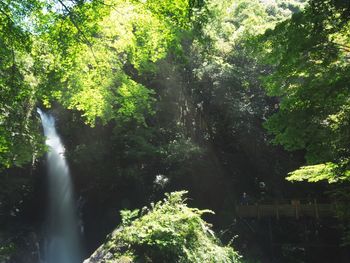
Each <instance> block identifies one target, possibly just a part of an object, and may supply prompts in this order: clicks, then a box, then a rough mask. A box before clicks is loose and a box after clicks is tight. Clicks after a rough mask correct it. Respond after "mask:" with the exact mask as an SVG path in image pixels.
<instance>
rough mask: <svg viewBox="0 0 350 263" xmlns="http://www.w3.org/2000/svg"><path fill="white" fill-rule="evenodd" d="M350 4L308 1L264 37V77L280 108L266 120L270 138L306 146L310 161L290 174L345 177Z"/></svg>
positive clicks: (332, 178) (296, 146)
mask: <svg viewBox="0 0 350 263" xmlns="http://www.w3.org/2000/svg"><path fill="white" fill-rule="evenodd" d="M348 12H349V8H348V6H347V5H346V4H345V2H343V1H323V2H322V3H321V2H319V1H310V3H309V6H308V7H307V8H306V9H305V11H304V12H302V13H299V14H296V15H294V16H293V17H292V19H290V20H287V21H285V22H283V23H281V24H279V25H278V26H277V27H276V28H275V29H274V30H270V31H269V32H266V33H265V35H264V37H263V38H262V39H263V40H264V45H263V48H264V52H265V53H264V54H265V55H264V56H263V61H264V62H265V63H267V64H269V65H270V66H271V68H272V71H270V72H268V75H266V76H265V77H264V78H263V81H264V85H265V88H266V90H267V92H268V93H269V95H270V96H277V97H279V100H280V103H279V109H278V111H277V112H276V113H275V114H274V115H272V116H271V117H270V118H269V119H268V121H267V122H266V124H265V127H266V128H267V129H268V130H269V132H270V133H271V134H273V135H274V136H275V137H274V139H273V141H274V143H276V144H281V145H283V146H284V147H285V148H286V149H287V150H291V151H293V150H300V149H305V150H306V162H307V164H309V165H312V166H308V167H302V168H301V169H300V170H298V171H296V172H293V173H292V174H291V176H290V177H289V179H290V180H308V181H317V180H320V179H328V181H330V182H334V181H342V180H345V179H347V178H349V172H348V170H349V151H348V148H349V147H348V146H349V142H350V141H349V132H348V131H349V121H348V116H349V114H348V113H349V103H348V102H349V96H350V94H349V89H348V84H347V83H348V82H349V79H348V76H349V74H348V73H349V66H348V54H349V48H348V47H349V32H350V31H349V29H350V28H349V15H348Z"/></svg>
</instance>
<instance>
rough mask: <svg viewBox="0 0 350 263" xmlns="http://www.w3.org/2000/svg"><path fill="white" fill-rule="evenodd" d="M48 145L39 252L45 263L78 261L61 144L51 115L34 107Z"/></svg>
mask: <svg viewBox="0 0 350 263" xmlns="http://www.w3.org/2000/svg"><path fill="white" fill-rule="evenodd" d="M37 111H38V113H39V115H40V118H41V121H42V126H43V130H44V134H45V136H46V145H47V146H48V153H47V156H46V159H47V172H48V202H47V203H48V214H47V222H46V224H47V225H46V240H45V246H44V247H45V249H44V253H43V254H44V255H43V261H44V262H45V263H79V262H81V255H80V254H81V253H80V245H79V243H80V241H79V240H80V237H79V233H78V224H79V221H78V218H77V215H76V205H75V202H74V197H73V186H72V181H71V178H70V172H69V167H68V164H67V161H66V158H65V156H64V151H65V149H64V146H63V144H62V142H61V139H60V137H59V136H58V134H57V131H56V128H55V120H54V118H53V116H52V115H50V114H47V113H44V112H43V111H41V110H40V109H38V110H37Z"/></svg>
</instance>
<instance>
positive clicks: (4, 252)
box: [0, 243, 16, 262]
mask: <svg viewBox="0 0 350 263" xmlns="http://www.w3.org/2000/svg"><path fill="white" fill-rule="evenodd" d="M15 250H16V247H15V245H14V244H13V243H9V244H6V245H1V246H0V260H1V261H2V262H7V260H9V258H10V256H11V254H13V253H14V252H15Z"/></svg>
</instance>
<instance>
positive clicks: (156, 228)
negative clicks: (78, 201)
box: [104, 191, 240, 263]
mask: <svg viewBox="0 0 350 263" xmlns="http://www.w3.org/2000/svg"><path fill="white" fill-rule="evenodd" d="M184 194H186V191H181V192H173V193H170V194H167V195H166V196H167V197H166V198H165V199H164V200H163V201H160V202H158V203H156V204H151V208H143V209H142V210H141V211H139V210H134V211H128V210H126V211H122V213H121V214H122V224H121V226H120V228H118V229H117V231H115V232H114V233H113V234H112V237H111V238H110V240H109V241H108V242H107V243H106V244H105V246H104V248H105V249H108V251H109V253H112V254H113V259H115V260H117V262H119V261H120V259H121V258H125V257H128V258H129V259H130V262H135V261H136V262H169V263H170V262H180V263H181V262H187V263H188V262H200V263H205V262H217V263H219V262H222V263H224V262H239V258H240V256H239V255H238V253H237V252H235V251H234V250H233V248H232V247H230V246H222V245H221V244H220V243H219V240H218V239H217V238H216V237H215V235H214V233H213V231H212V230H210V226H209V224H208V223H206V222H205V221H204V220H203V219H202V218H201V216H202V215H203V214H204V213H213V212H212V211H209V210H199V209H196V208H189V207H188V206H187V205H186V203H185V199H184V197H183V196H184ZM139 215H141V216H139Z"/></svg>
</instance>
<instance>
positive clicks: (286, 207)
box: [236, 200, 337, 219]
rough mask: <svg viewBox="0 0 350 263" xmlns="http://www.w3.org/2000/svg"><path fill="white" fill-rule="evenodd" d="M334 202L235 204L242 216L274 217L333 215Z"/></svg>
mask: <svg viewBox="0 0 350 263" xmlns="http://www.w3.org/2000/svg"><path fill="white" fill-rule="evenodd" d="M336 206H337V205H336V203H330V202H329V203H326V202H322V203H319V202H317V200H313V201H301V200H284V201H279V202H278V201H275V202H270V203H266V202H264V203H256V204H246V205H244V204H240V205H236V213H237V215H238V216H239V217H243V218H263V217H275V218H276V219H279V218H281V217H294V218H296V219H299V218H300V217H314V218H320V217H334V216H335V215H336Z"/></svg>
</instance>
